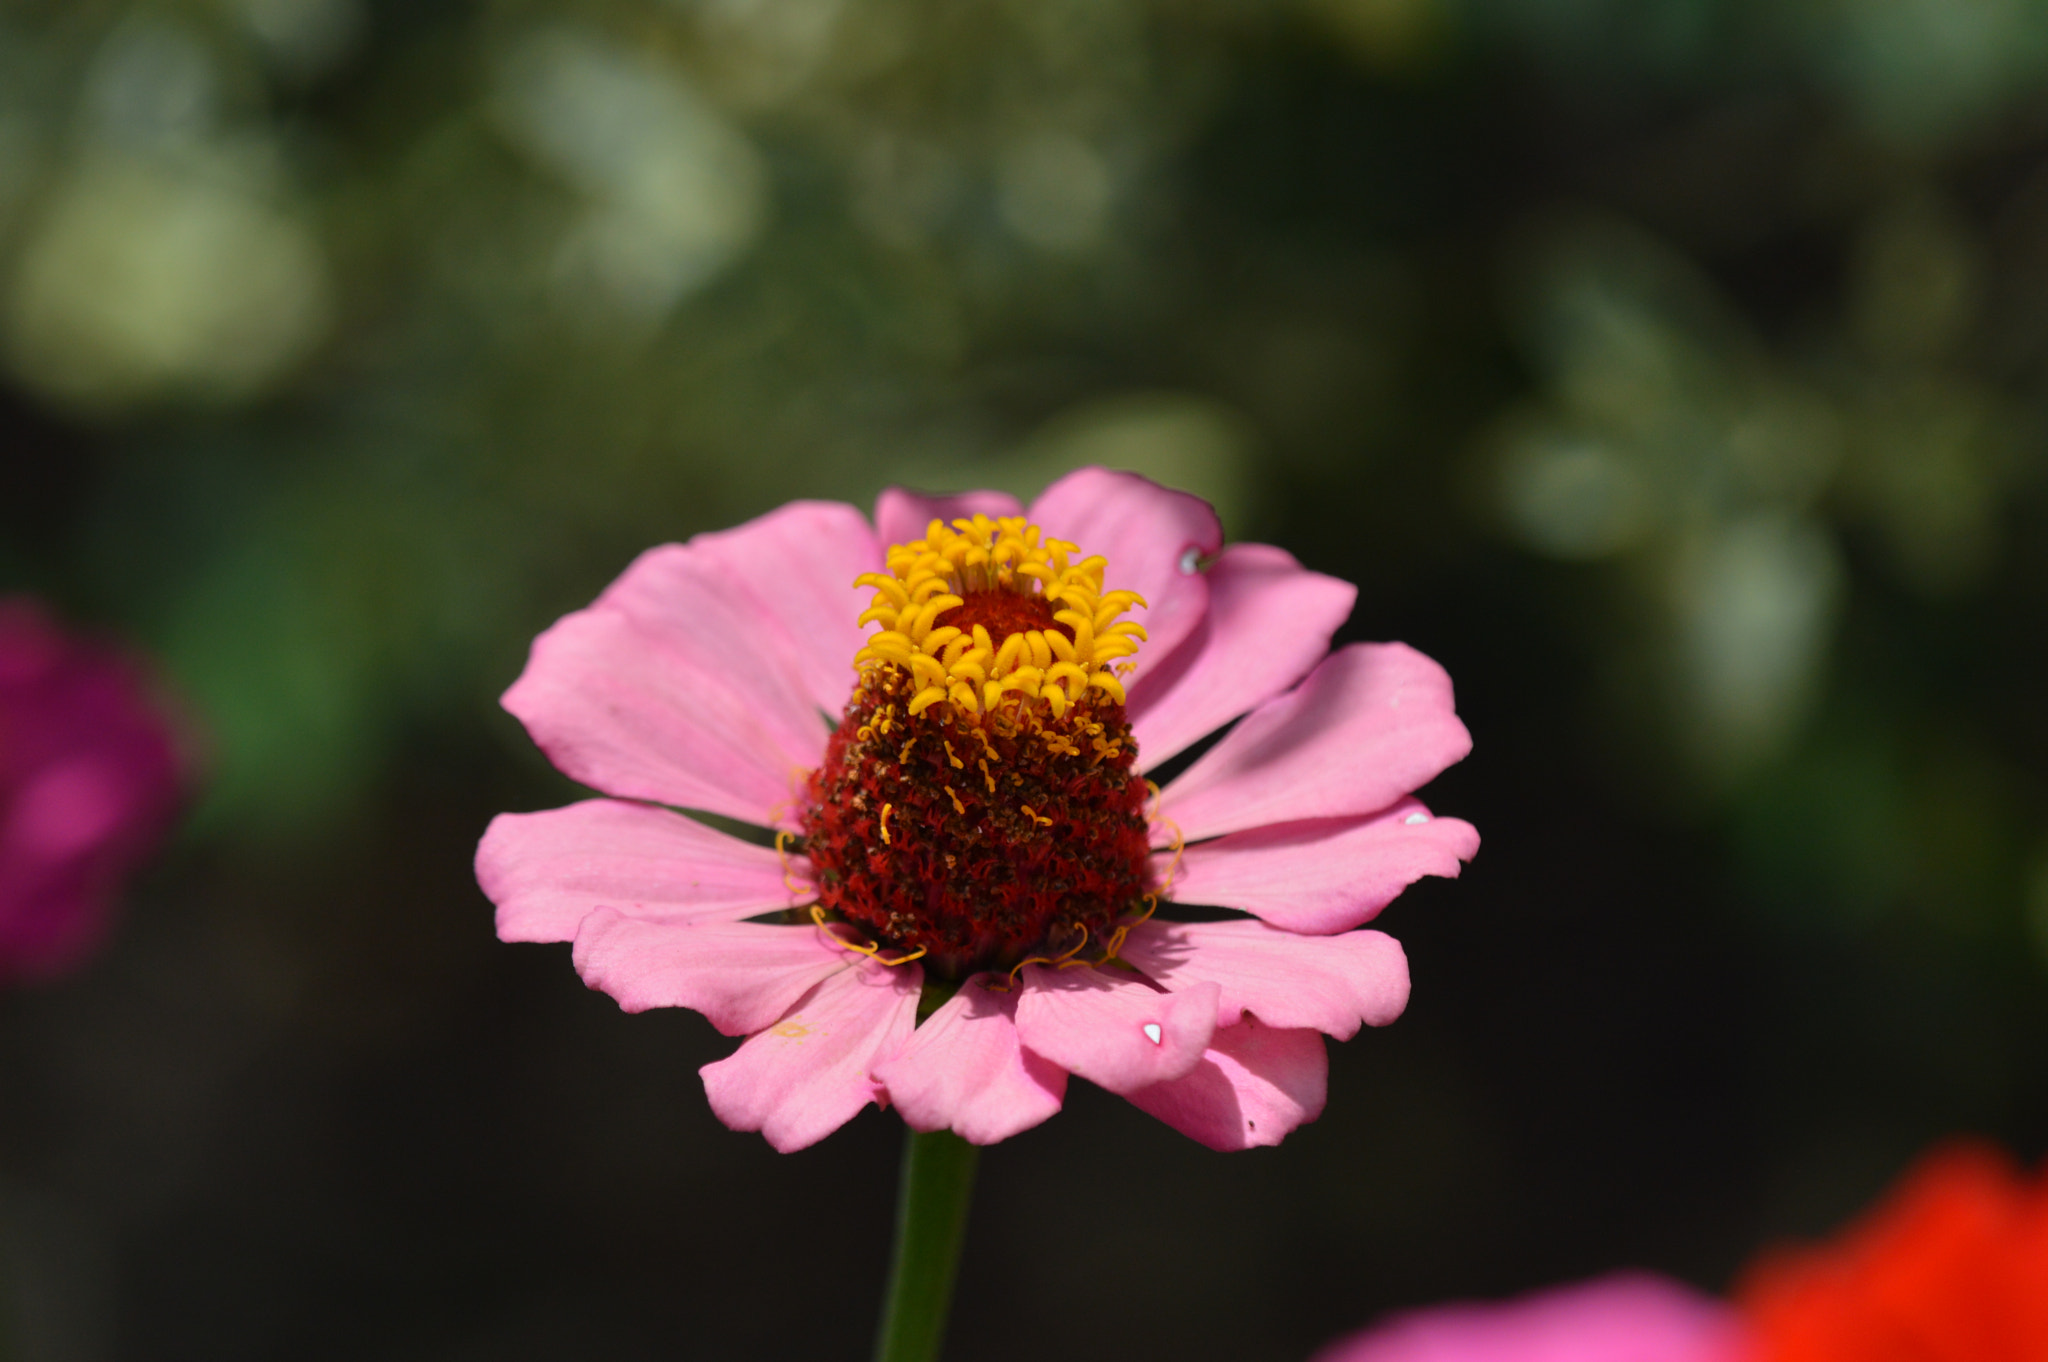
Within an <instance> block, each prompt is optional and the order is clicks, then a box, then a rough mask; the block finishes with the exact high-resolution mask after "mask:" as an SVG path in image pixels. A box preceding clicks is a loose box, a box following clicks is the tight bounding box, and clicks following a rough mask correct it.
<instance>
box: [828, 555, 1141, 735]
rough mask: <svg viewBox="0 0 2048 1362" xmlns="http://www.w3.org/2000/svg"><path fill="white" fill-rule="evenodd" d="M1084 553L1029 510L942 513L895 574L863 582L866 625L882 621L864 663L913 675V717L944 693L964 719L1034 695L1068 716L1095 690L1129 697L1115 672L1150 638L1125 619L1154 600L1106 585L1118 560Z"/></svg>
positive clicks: (892, 560) (860, 662)
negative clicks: (870, 591)
mask: <svg viewBox="0 0 2048 1362" xmlns="http://www.w3.org/2000/svg"><path fill="white" fill-rule="evenodd" d="M1079 552H1080V550H1079V549H1078V548H1077V547H1076V546H1075V545H1073V544H1069V543H1067V542H1065V541H1064V540H1059V539H1048V538H1046V537H1045V535H1044V532H1043V531H1042V530H1040V529H1039V527H1038V526H1036V525H1033V524H1031V523H1029V522H1028V521H1027V520H1026V519H1025V518H1024V517H1022V516H1006V517H1003V518H1001V519H997V520H991V519H990V518H989V517H988V516H985V515H977V516H974V517H972V518H962V519H957V520H955V521H953V523H952V524H950V525H948V524H947V523H945V522H944V521H941V520H933V521H932V522H931V524H930V525H928V526H927V527H926V529H925V537H924V538H922V539H919V540H915V541H913V542H911V543H908V544H898V545H896V546H894V547H893V548H891V549H890V550H889V552H888V555H887V560H886V561H887V562H888V566H889V570H888V571H887V572H886V573H883V572H869V573H864V574H862V575H861V576H860V577H859V578H858V579H857V580H856V585H859V586H872V587H873V588H874V589H875V599H874V604H873V605H872V606H871V607H870V608H869V609H868V611H867V613H865V614H863V615H862V616H861V617H860V622H861V623H862V624H863V625H866V624H870V623H873V624H879V625H881V626H882V627H881V630H880V631H879V632H878V633H876V634H875V635H874V636H873V637H871V638H870V639H869V640H868V641H867V646H866V647H864V648H862V649H861V650H860V652H859V654H858V655H857V656H856V657H855V659H854V663H855V665H856V666H857V667H859V668H860V669H861V671H862V672H863V673H871V672H874V671H876V670H877V669H880V668H885V667H895V668H900V669H901V670H902V671H904V672H905V673H907V674H908V676H909V677H910V679H911V680H912V681H913V682H914V683H915V684H914V686H913V689H912V691H911V694H910V698H909V700H908V702H907V704H906V709H907V712H908V713H910V714H912V715H919V714H922V713H924V711H925V710H927V709H929V708H930V707H931V706H933V705H936V704H939V703H940V702H942V701H943V702H948V703H950V704H951V705H952V707H953V709H954V710H955V711H956V712H957V713H958V714H960V715H961V716H962V717H972V716H974V715H977V714H984V713H994V712H995V711H997V710H1001V709H1004V708H1006V707H1007V708H1011V709H1016V708H1019V707H1020V706H1021V707H1027V708H1028V707H1031V706H1032V705H1033V704H1034V703H1035V704H1039V705H1043V707H1044V708H1045V709H1047V710H1048V711H1050V713H1051V714H1052V717H1053V718H1055V719H1058V718H1060V717H1061V716H1063V715H1064V714H1065V713H1066V712H1067V710H1068V708H1069V707H1071V706H1073V705H1076V704H1079V703H1080V702H1081V701H1082V700H1083V699H1084V698H1086V697H1087V696H1088V694H1089V693H1090V692H1091V691H1099V692H1101V693H1102V694H1103V695H1105V696H1107V697H1108V698H1109V699H1110V700H1112V701H1114V702H1115V703H1116V704H1118V705H1121V704H1122V703H1123V702H1124V698H1125V697H1124V688H1123V683H1122V682H1121V681H1120V680H1118V679H1117V676H1116V674H1115V668H1116V666H1117V664H1118V663H1119V662H1120V661H1121V660H1122V659H1124V658H1128V657H1130V656H1131V655H1132V654H1133V653H1135V652H1137V650H1138V644H1139V643H1140V642H1142V641H1143V640H1144V638H1145V629H1144V626H1143V625H1140V624H1137V623H1135V622H1132V621H1127V620H1124V619H1123V618H1122V616H1123V613H1124V612H1125V611H1126V610H1129V609H1130V608H1131V607H1132V606H1143V605H1144V604H1145V601H1144V599H1143V598H1142V597H1140V596H1139V595H1138V593H1136V592H1135V591H1109V592H1105V591H1104V590H1103V589H1102V574H1103V571H1104V570H1105V569H1106V568H1107V567H1108V566H1109V564H1108V561H1107V560H1106V559H1104V558H1101V557H1099V556H1097V557H1090V558H1085V559H1082V560H1081V561H1079V562H1075V561H1073V559H1074V556H1075V555H1076V554H1078V553H1079Z"/></svg>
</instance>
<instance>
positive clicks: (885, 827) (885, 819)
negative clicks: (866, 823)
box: [882, 804, 896, 846]
mask: <svg viewBox="0 0 2048 1362" xmlns="http://www.w3.org/2000/svg"><path fill="white" fill-rule="evenodd" d="M895 807H896V806H895V805H894V804H884V805H883V806H882V845H883V846H888V845H889V810H891V809H893V808H895Z"/></svg>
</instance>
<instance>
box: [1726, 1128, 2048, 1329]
mask: <svg viewBox="0 0 2048 1362" xmlns="http://www.w3.org/2000/svg"><path fill="white" fill-rule="evenodd" d="M1737 1294H1738V1299H1739V1300H1740V1302H1741V1304H1742V1306H1743V1310H1744V1313H1745V1314H1746V1315H1747V1316H1748V1318H1749V1321H1750V1325H1751V1328H1752V1330H1753V1332H1754V1334H1755V1337H1756V1346H1755V1348H1754V1350H1753V1351H1752V1353H1751V1354H1750V1355H1749V1357H1748V1358H1746V1359H1745V1360H1744V1362H2040V1360H2041V1359H2042V1358H2048V1176H2044V1175H2042V1174H2040V1173H2036V1174H2035V1175H2034V1176H2032V1177H2022V1176H2021V1175H2020V1173H2019V1172H2018V1171H2017V1170H2016V1169H2015V1168H2014V1167H2013V1164H2012V1161H2011V1160H2010V1159H2008V1158H2006V1157H2005V1156H2004V1155H2003V1154H2001V1153H1999V1152H1998V1151H1996V1150H1994V1149H1990V1148H1987V1147H1985V1146H1982V1145H1975V1144H1962V1145H1955V1146H1952V1147H1950V1148H1948V1149H1944V1150H1940V1151H1937V1152H1936V1153H1935V1154H1933V1155H1931V1156H1929V1157H1928V1158H1927V1159H1925V1160H1924V1161H1923V1162H1922V1163H1921V1164H1920V1165H1919V1167H1918V1168H1916V1169H1915V1170H1914V1171H1913V1172H1912V1173H1911V1174H1909V1175H1908V1176H1907V1178H1906V1179H1905V1181H1904V1182H1903V1183H1902V1184H1901V1186H1900V1187H1899V1188H1898V1189H1897V1190H1895V1191H1894V1192H1893V1193H1892V1194H1891V1195H1890V1196H1889V1197H1888V1198H1887V1199H1886V1200H1885V1201H1884V1202H1883V1203H1882V1204H1880V1205H1879V1206H1878V1207H1877V1209H1876V1210H1874V1211H1873V1212H1871V1213H1870V1215H1869V1216H1867V1217H1866V1218H1865V1219H1864V1220H1863V1221H1862V1222H1861V1223H1859V1224H1857V1225H1854V1226H1852V1227H1850V1228H1849V1229H1848V1230H1847V1231H1846V1232H1845V1233H1843V1234H1842V1235H1841V1236H1840V1237H1839V1238H1838V1239H1837V1240H1836V1242H1834V1243H1832V1244H1827V1245H1823V1246H1819V1247H1815V1248H1808V1249H1801V1250H1780V1251H1778V1252H1776V1253H1771V1254H1767V1255H1765V1256H1764V1257H1763V1258H1762V1259H1761V1260H1760V1261H1759V1262H1758V1264H1757V1265H1756V1267H1755V1268H1753V1269H1752V1270H1751V1272H1750V1273H1749V1274H1748V1276H1747V1278H1746V1280H1745V1282H1744V1284H1743V1287H1742V1289H1741V1290H1740V1291H1739V1292H1738V1293H1737Z"/></svg>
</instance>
